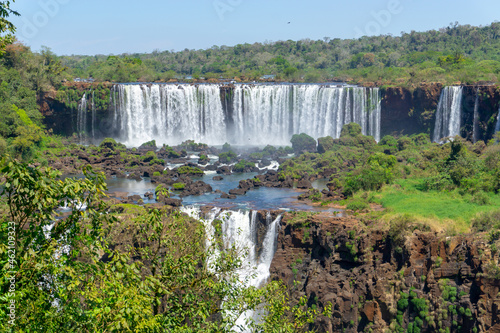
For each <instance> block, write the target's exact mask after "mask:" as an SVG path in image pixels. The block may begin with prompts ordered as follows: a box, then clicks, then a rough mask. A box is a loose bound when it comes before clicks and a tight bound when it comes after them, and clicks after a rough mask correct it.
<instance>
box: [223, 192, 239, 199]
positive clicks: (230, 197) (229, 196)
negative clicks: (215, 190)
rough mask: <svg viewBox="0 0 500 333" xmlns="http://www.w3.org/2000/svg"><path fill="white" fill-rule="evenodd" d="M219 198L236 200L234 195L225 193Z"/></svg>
mask: <svg viewBox="0 0 500 333" xmlns="http://www.w3.org/2000/svg"><path fill="white" fill-rule="evenodd" d="M220 197H221V199H236V195H234V194H227V193H226V192H222V194H221V196H220Z"/></svg>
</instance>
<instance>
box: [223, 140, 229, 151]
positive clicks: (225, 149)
mask: <svg viewBox="0 0 500 333" xmlns="http://www.w3.org/2000/svg"><path fill="white" fill-rule="evenodd" d="M230 150H231V145H230V144H229V143H227V142H226V143H224V144H223V145H222V151H223V152H228V151H230Z"/></svg>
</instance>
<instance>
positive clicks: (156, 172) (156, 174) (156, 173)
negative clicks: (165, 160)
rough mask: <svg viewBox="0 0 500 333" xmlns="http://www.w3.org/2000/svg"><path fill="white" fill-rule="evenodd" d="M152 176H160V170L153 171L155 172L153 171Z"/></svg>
mask: <svg viewBox="0 0 500 333" xmlns="http://www.w3.org/2000/svg"><path fill="white" fill-rule="evenodd" d="M153 176H154V177H160V176H161V173H160V172H158V171H155V172H153Z"/></svg>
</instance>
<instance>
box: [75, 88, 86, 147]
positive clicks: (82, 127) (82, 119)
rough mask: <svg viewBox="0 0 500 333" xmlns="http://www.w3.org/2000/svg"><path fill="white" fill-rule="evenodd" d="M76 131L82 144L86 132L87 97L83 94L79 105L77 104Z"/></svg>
mask: <svg viewBox="0 0 500 333" xmlns="http://www.w3.org/2000/svg"><path fill="white" fill-rule="evenodd" d="M76 130H77V132H78V137H79V139H80V143H83V141H84V137H85V134H86V131H87V96H86V94H85V93H84V94H83V96H82V99H81V100H80V103H78V113H77V118H76Z"/></svg>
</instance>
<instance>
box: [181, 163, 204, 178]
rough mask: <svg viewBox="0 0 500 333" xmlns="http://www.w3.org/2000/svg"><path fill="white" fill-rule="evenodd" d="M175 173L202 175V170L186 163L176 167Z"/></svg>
mask: <svg viewBox="0 0 500 333" xmlns="http://www.w3.org/2000/svg"><path fill="white" fill-rule="evenodd" d="M176 171H177V173H179V174H181V175H193V176H198V175H203V174H204V172H203V170H201V169H200V168H196V167H190V166H187V165H184V166H181V167H179V168H177V169H176Z"/></svg>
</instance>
